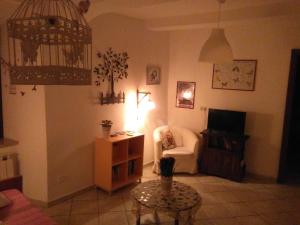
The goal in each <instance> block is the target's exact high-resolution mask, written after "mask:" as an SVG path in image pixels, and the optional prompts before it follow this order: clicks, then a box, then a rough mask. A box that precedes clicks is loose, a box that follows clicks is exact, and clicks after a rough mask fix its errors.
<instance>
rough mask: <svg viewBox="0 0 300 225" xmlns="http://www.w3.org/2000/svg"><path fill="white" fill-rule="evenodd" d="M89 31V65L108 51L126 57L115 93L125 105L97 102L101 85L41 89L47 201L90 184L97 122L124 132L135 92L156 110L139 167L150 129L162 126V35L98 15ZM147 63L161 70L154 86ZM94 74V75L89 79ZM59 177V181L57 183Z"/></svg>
mask: <svg viewBox="0 0 300 225" xmlns="http://www.w3.org/2000/svg"><path fill="white" fill-rule="evenodd" d="M90 25H91V27H92V29H93V56H94V58H93V64H94V66H95V65H97V62H98V59H97V57H96V53H97V52H98V51H105V50H107V48H108V47H112V48H113V49H114V50H115V51H118V52H123V51H127V52H128V54H129V57H130V59H129V61H128V62H129V76H128V79H126V80H121V81H119V82H118V83H117V84H116V86H115V91H116V92H117V93H118V92H119V91H125V94H126V103H125V104H114V105H103V106H101V105H100V104H99V103H98V100H97V96H98V94H99V91H100V90H102V91H104V92H106V90H107V81H106V82H105V83H104V84H101V86H100V87H96V86H95V85H93V86H86V87H78V86H47V87H46V88H45V90H46V91H45V93H46V115H47V116H46V118H47V141H48V142H47V144H48V145H47V146H48V189H49V193H48V196H49V201H51V200H54V199H56V198H58V197H61V196H64V195H66V194H68V193H72V192H74V191H77V190H80V189H82V188H85V187H88V186H90V185H93V184H94V179H93V175H94V174H93V171H94V170H93V166H94V158H93V149H94V140H95V137H97V136H98V137H99V136H101V134H102V133H101V126H100V125H99V124H100V122H101V120H104V119H110V120H112V121H113V123H114V124H113V127H112V131H121V130H124V129H128V128H130V127H132V125H135V123H136V89H137V88H140V89H141V90H146V91H151V92H152V96H151V97H152V100H153V101H154V102H155V103H156V105H157V108H156V109H155V110H153V111H151V112H150V113H149V114H148V117H147V118H148V120H147V121H146V123H145V124H144V128H143V130H142V131H143V132H145V154H144V163H148V162H151V161H152V160H153V148H152V146H153V143H152V130H153V129H154V128H155V127H156V126H158V125H160V124H165V123H167V81H168V76H167V75H168V53H169V49H168V43H169V36H168V34H166V33H163V32H160V33H154V32H150V31H147V30H145V28H144V23H143V22H142V21H139V20H135V19H130V18H127V17H122V16H116V15H103V16H99V17H97V18H95V19H94V20H93V21H91V22H90ZM147 64H154V65H159V66H160V67H161V69H162V82H161V84H160V85H155V86H146V85H145V82H146V80H145V77H146V75H145V73H146V66H147ZM93 76H95V75H93ZM60 179H62V180H63V181H62V182H61V181H59V180H60Z"/></svg>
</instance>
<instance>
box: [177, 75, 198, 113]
mask: <svg viewBox="0 0 300 225" xmlns="http://www.w3.org/2000/svg"><path fill="white" fill-rule="evenodd" d="M195 89H196V82H187V81H177V91H176V107H177V108H186V109H194V102H195Z"/></svg>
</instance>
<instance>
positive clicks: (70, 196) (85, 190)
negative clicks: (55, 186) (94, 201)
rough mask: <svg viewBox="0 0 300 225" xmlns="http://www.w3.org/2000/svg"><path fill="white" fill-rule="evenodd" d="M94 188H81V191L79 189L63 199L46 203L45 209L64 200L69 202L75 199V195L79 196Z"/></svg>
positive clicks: (92, 186) (93, 186)
mask: <svg viewBox="0 0 300 225" xmlns="http://www.w3.org/2000/svg"><path fill="white" fill-rule="evenodd" d="M94 188H95V185H91V186H88V187H85V188H82V189H80V190H78V191H75V192H72V193H70V194H67V195H65V196H63V197H59V198H57V199H55V200H52V201H49V202H48V203H46V207H51V206H53V205H56V204H58V203H61V202H64V201H66V200H69V199H71V198H73V197H75V196H76V195H80V194H82V193H84V192H87V191H89V190H92V189H94Z"/></svg>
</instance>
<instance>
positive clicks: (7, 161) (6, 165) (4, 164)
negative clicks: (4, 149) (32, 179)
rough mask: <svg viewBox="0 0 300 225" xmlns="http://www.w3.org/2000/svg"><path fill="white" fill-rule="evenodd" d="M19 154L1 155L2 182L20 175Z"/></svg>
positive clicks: (0, 177)
mask: <svg viewBox="0 0 300 225" xmlns="http://www.w3.org/2000/svg"><path fill="white" fill-rule="evenodd" d="M17 166H18V163H17V154H16V153H12V154H6V155H0V180H5V179H7V178H11V177H15V176H17V175H18V168H17Z"/></svg>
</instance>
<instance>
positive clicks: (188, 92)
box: [182, 91, 193, 99]
mask: <svg viewBox="0 0 300 225" xmlns="http://www.w3.org/2000/svg"><path fill="white" fill-rule="evenodd" d="M192 96H193V94H192V92H191V91H185V92H184V93H183V95H182V97H183V98H185V99H191V98H192Z"/></svg>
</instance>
